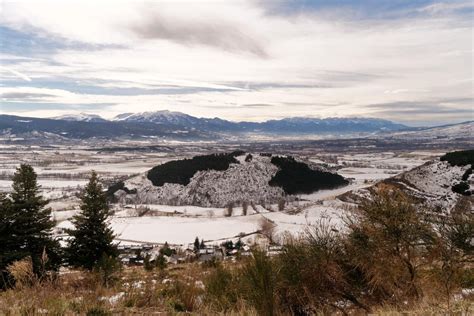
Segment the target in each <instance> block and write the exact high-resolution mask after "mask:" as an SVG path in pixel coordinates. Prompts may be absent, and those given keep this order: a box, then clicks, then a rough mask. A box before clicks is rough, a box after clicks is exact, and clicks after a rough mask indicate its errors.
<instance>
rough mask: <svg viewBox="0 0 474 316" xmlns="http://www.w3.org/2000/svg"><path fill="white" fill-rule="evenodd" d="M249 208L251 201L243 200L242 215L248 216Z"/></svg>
mask: <svg viewBox="0 0 474 316" xmlns="http://www.w3.org/2000/svg"><path fill="white" fill-rule="evenodd" d="M248 208H249V203H248V202H247V201H243V202H242V215H244V216H247V211H248Z"/></svg>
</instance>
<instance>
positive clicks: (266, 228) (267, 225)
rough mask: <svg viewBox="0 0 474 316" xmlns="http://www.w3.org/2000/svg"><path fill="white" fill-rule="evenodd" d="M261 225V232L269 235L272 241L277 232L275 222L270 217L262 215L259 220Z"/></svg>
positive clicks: (266, 235)
mask: <svg viewBox="0 0 474 316" xmlns="http://www.w3.org/2000/svg"><path fill="white" fill-rule="evenodd" d="M259 227H260V229H259V231H260V233H261V234H262V235H264V236H265V237H267V238H268V240H270V242H271V243H272V242H273V238H274V234H275V224H273V223H272V222H271V221H270V220H269V219H267V218H265V217H262V218H261V219H260V222H259Z"/></svg>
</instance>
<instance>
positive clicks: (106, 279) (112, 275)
mask: <svg viewBox="0 0 474 316" xmlns="http://www.w3.org/2000/svg"><path fill="white" fill-rule="evenodd" d="M120 269H121V265H120V262H119V261H118V260H117V258H116V257H114V256H108V255H106V254H105V253H104V254H103V255H102V257H101V258H100V259H99V261H97V263H96V264H95V265H94V267H93V272H94V273H95V274H96V276H97V277H98V280H99V281H100V283H101V284H102V285H103V286H105V287H109V286H110V285H112V284H113V283H114V282H115V281H117V279H118V273H119V272H120Z"/></svg>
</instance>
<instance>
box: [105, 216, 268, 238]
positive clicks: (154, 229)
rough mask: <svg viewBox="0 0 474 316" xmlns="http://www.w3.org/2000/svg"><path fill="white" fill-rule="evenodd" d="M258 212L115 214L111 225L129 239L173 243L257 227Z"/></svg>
mask: <svg viewBox="0 0 474 316" xmlns="http://www.w3.org/2000/svg"><path fill="white" fill-rule="evenodd" d="M258 216H259V215H250V216H239V217H223V218H206V219H204V220H203V219H201V218H184V217H131V218H114V219H112V220H111V226H112V228H113V230H114V231H115V233H116V234H117V238H119V239H124V240H128V241H137V242H149V243H163V242H165V241H168V242H169V243H172V244H185V243H191V242H193V240H194V239H195V238H196V237H199V238H200V239H202V238H203V239H204V240H216V239H220V238H231V237H234V236H237V235H239V234H241V233H244V234H248V233H252V232H255V231H256V230H257V229H258V219H257V218H258Z"/></svg>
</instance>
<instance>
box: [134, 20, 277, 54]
mask: <svg viewBox="0 0 474 316" xmlns="http://www.w3.org/2000/svg"><path fill="white" fill-rule="evenodd" d="M128 28H129V29H130V30H131V31H132V32H133V33H134V34H135V35H137V36H139V37H141V38H145V39H164V40H170V41H173V42H177V43H180V44H185V45H206V46H212V47H217V48H220V49H223V50H226V51H233V52H239V51H240V52H247V53H251V54H253V55H256V56H259V57H261V58H267V57H268V54H267V52H266V51H265V49H264V47H263V46H262V44H261V43H259V42H258V41H257V40H256V39H255V38H252V37H251V36H249V35H248V34H245V33H244V32H243V31H242V30H240V29H239V28H238V27H236V26H234V25H230V24H229V23H226V22H223V21H216V20H212V21H189V20H182V19H181V20H180V19H179V18H177V17H173V18H169V17H165V16H163V15H161V14H160V13H159V12H151V13H148V14H147V15H145V17H144V18H143V19H142V21H141V22H140V23H137V24H134V25H130V26H129V27H128Z"/></svg>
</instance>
